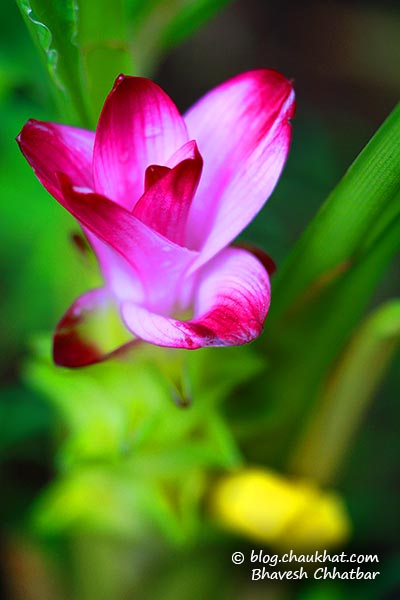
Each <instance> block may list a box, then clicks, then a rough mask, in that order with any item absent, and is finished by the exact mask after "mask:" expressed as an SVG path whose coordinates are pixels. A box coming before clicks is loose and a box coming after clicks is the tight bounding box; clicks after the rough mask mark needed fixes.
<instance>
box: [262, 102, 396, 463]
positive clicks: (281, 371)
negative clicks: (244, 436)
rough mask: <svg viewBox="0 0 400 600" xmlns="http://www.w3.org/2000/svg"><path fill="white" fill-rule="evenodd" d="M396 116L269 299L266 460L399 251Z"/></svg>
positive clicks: (299, 422) (286, 437)
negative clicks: (267, 446)
mask: <svg viewBox="0 0 400 600" xmlns="http://www.w3.org/2000/svg"><path fill="white" fill-rule="evenodd" d="M399 140H400V107H398V108H396V109H395V111H394V112H393V113H392V115H391V116H390V117H389V118H388V120H387V121H386V122H385V123H384V125H383V126H382V127H381V129H380V130H379V131H378V132H377V134H376V135H375V136H374V138H373V139H372V140H371V141H370V143H369V144H368V145H367V147H366V148H365V150H364V151H363V152H362V153H361V154H360V156H359V158H358V159H357V160H356V162H355V163H354V165H353V166H352V167H351V168H350V170H349V171H348V173H347V174H346V175H345V177H344V178H343V180H342V181H341V182H340V183H339V185H338V186H337V188H336V189H335V190H334V191H333V193H332V194H331V196H330V197H329V199H328V201H327V203H326V204H325V205H324V206H323V207H322V209H321V211H320V212H319V213H318V215H317V216H316V218H315V219H314V221H313V222H312V223H311V225H310V227H309V228H308V230H307V231H306V233H305V234H304V236H303V237H302V238H301V239H300V241H299V243H298V244H297V246H296V247H295V248H294V250H293V252H292V254H291V256H290V257H289V259H288V261H287V265H286V267H284V269H283V271H282V272H281V274H280V276H279V277H278V279H277V281H276V284H275V287H274V291H273V295H272V301H273V304H272V310H271V314H270V316H269V317H268V321H267V327H266V334H265V336H264V339H263V340H262V341H261V342H260V343H261V344H263V346H264V351H265V352H266V354H267V359H268V363H269V365H268V366H269V371H268V374H267V375H266V377H265V393H266V394H267V395H268V402H266V403H265V404H264V408H261V414H262V417H260V418H259V419H258V422H257V423H256V422H254V423H253V424H252V425H251V428H254V427H258V428H259V430H260V432H263V435H264V436H265V428H268V436H269V440H270V443H269V450H268V449H266V453H269V459H270V460H275V461H276V463H277V464H279V465H283V464H285V461H286V459H287V452H288V448H289V447H291V446H292V445H293V443H294V440H295V438H296V436H297V435H298V434H299V431H301V429H302V426H303V424H304V423H305V422H306V421H307V418H308V416H309V414H310V413H311V412H312V410H313V409H314V407H315V406H317V405H318V395H319V392H320V390H321V386H322V385H323V383H324V381H325V378H326V377H327V375H328V373H329V371H330V369H331V367H332V364H333V363H334V361H335V360H336V359H337V358H338V356H339V354H340V352H341V350H342V349H343V347H344V345H345V344H346V342H347V341H348V339H349V337H350V335H351V333H352V330H353V329H354V328H355V327H356V326H357V323H358V322H359V320H360V319H361V317H362V315H363V313H364V311H365V309H366V308H367V306H368V303H369V302H370V300H371V298H372V296H373V294H374V292H375V290H376V287H377V285H378V283H379V280H380V279H381V277H382V275H383V273H384V271H385V269H386V268H387V266H388V264H389V263H390V261H391V259H392V258H393V256H394V255H395V253H396V252H397V251H398V250H399V246H400V202H399V197H400V195H399V191H400V152H399V146H400V143H399Z"/></svg>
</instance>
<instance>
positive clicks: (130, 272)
mask: <svg viewBox="0 0 400 600" xmlns="http://www.w3.org/2000/svg"><path fill="white" fill-rule="evenodd" d="M84 231H85V235H86V237H87V239H88V241H89V243H90V245H91V247H92V248H93V250H94V253H95V254H96V257H97V260H98V262H99V265H100V271H101V274H102V275H103V278H104V281H105V284H106V287H107V288H108V289H109V290H110V292H111V293H112V294H113V295H114V296H115V298H117V299H118V301H119V302H122V301H124V300H132V301H133V302H140V303H141V302H145V295H144V289H143V285H142V283H141V281H140V279H139V277H138V273H137V271H136V270H135V269H133V268H132V266H131V265H130V264H129V263H128V261H127V260H125V259H124V258H123V257H122V256H121V255H120V254H118V252H116V251H115V250H114V249H113V248H111V246H109V245H108V244H106V243H105V242H102V241H101V240H100V239H99V238H98V237H96V236H95V235H94V234H93V233H91V232H90V231H88V230H87V229H85V230H84Z"/></svg>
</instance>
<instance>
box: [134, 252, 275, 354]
mask: <svg viewBox="0 0 400 600" xmlns="http://www.w3.org/2000/svg"><path fill="white" fill-rule="evenodd" d="M200 277H201V279H200V281H199V282H198V290H197V299H196V307H195V315H194V318H193V319H192V320H190V321H179V320H177V319H172V318H167V317H164V316H162V315H159V314H155V313H154V312H151V311H150V310H148V309H146V308H144V307H142V306H138V305H136V304H134V303H132V302H125V303H124V304H123V305H122V317H123V319H124V321H125V324H126V326H127V327H128V328H129V329H130V330H131V331H132V332H133V333H134V334H135V335H137V336H138V337H139V338H141V339H143V340H146V341H148V342H151V343H153V344H158V345H160V346H171V347H177V348H188V349H192V350H193V349H196V348H201V347H205V346H231V345H240V344H245V343H247V342H251V341H252V340H253V339H255V338H256V337H257V336H258V335H260V333H261V331H262V329H263V325H264V321H265V317H266V315H267V312H268V308H269V303H270V284H269V278H268V274H267V272H266V271H265V269H264V267H263V266H262V264H261V263H260V262H259V261H258V260H257V258H255V257H254V256H253V255H252V254H249V253H248V252H246V251H245V250H240V249H236V248H228V249H226V250H223V251H222V252H221V253H220V254H219V255H218V256H217V257H216V258H215V259H214V260H213V261H211V262H210V263H209V265H207V267H206V268H205V269H204V270H203V272H201V273H200Z"/></svg>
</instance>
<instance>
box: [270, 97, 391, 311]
mask: <svg viewBox="0 0 400 600" xmlns="http://www.w3.org/2000/svg"><path fill="white" fill-rule="evenodd" d="M399 140H400V105H398V106H397V107H396V108H395V110H394V111H393V112H392V114H391V115H390V116H389V117H388V119H387V120H386V121H385V123H384V124H383V125H382V127H381V128H380V129H379V130H378V132H377V133H376V135H375V136H374V137H373V138H372V139H371V141H370V142H369V144H367V146H366V147H365V149H364V150H363V151H362V152H361V154H360V155H359V157H358V158H357V159H356V161H355V162H354V164H353V165H352V166H351V167H350V169H349V170H348V172H347V173H346V175H345V176H344V177H343V179H342V180H341V181H340V183H339V185H338V186H337V187H336V188H335V189H334V191H333V192H332V194H331V195H330V196H329V198H328V200H327V202H326V203H325V204H324V205H323V207H322V208H321V210H320V211H319V213H318V214H317V216H316V217H315V219H314V220H313V221H312V223H311V225H310V226H309V227H308V229H307V230H306V232H305V233H304V235H303V236H302V237H301V239H300V241H299V242H298V244H297V245H296V247H295V248H294V250H293V251H292V253H291V254H290V256H289V258H288V260H287V262H286V264H285V265H284V268H283V269H282V271H281V272H280V273H278V276H277V278H276V281H275V283H274V296H273V298H274V301H273V305H272V308H271V314H270V320H271V321H272V320H274V319H277V318H278V317H279V316H281V315H282V314H283V313H284V312H285V311H286V310H287V309H288V308H289V307H290V306H293V305H294V304H295V302H296V301H297V300H298V298H299V297H301V295H302V294H304V292H305V290H307V289H309V288H310V286H312V285H313V284H314V283H315V282H316V281H318V280H320V279H321V278H322V277H324V276H326V275H327V274H329V273H332V272H334V271H335V269H338V268H340V266H341V265H343V264H344V263H345V261H347V260H351V259H352V258H353V256H354V254H355V253H357V252H358V251H359V250H360V248H362V247H363V246H364V244H365V243H366V242H367V241H368V239H369V240H371V238H372V237H373V236H374V235H377V234H378V233H379V230H382V227H383V226H384V222H385V219H387V217H386V215H387V212H390V215H391V216H390V219H393V217H394V216H395V215H396V214H399V213H400V205H399V203H398V202H396V203H395V198H396V196H397V194H398V192H399V191H400V151H399V150H400V142H399Z"/></svg>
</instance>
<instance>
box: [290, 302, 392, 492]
mask: <svg viewBox="0 0 400 600" xmlns="http://www.w3.org/2000/svg"><path fill="white" fill-rule="evenodd" d="M399 343H400V301H399V300H392V301H390V302H387V303H386V304H384V305H383V306H381V307H379V308H378V309H377V310H375V311H374V312H373V313H372V315H371V316H369V317H368V319H366V321H365V322H364V323H363V324H362V325H361V326H360V327H359V328H358V330H357V331H356V332H355V334H354V335H353V337H352V339H351V340H350V342H349V344H348V345H347V347H346V348H345V350H344V352H343V353H342V355H341V357H340V360H339V361H338V362H337V364H336V365H335V367H334V369H333V370H332V373H331V374H330V377H329V379H328V381H327V382H326V384H325V386H324V389H323V390H322V392H321V398H320V400H319V403H318V407H317V410H316V411H314V412H313V414H312V416H311V418H310V422H309V423H308V425H307V427H306V428H305V430H304V432H303V435H302V439H301V440H300V443H299V444H298V446H297V447H295V449H294V451H293V457H292V465H291V467H292V469H293V470H294V471H295V472H296V473H297V474H300V475H303V476H308V477H310V476H312V477H315V478H316V479H318V481H321V482H322V483H324V484H331V483H332V479H333V478H334V477H335V476H337V475H338V472H339V469H340V466H341V464H342V462H343V460H344V458H345V457H346V455H347V453H348V452H349V450H350V447H351V442H352V440H353V439H354V437H355V433H357V430H358V429H359V426H360V422H361V421H362V419H363V417H364V413H365V411H366V408H367V407H368V406H369V404H370V403H371V401H372V399H373V396H374V393H375V392H376V389H377V387H378V385H379V383H380V382H381V380H382V378H383V376H384V375H385V373H386V370H387V368H388V366H389V364H390V362H391V360H392V358H393V354H394V352H395V351H396V349H397V348H398V346H399ZM316 456H318V461H316V460H315V457H316Z"/></svg>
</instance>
